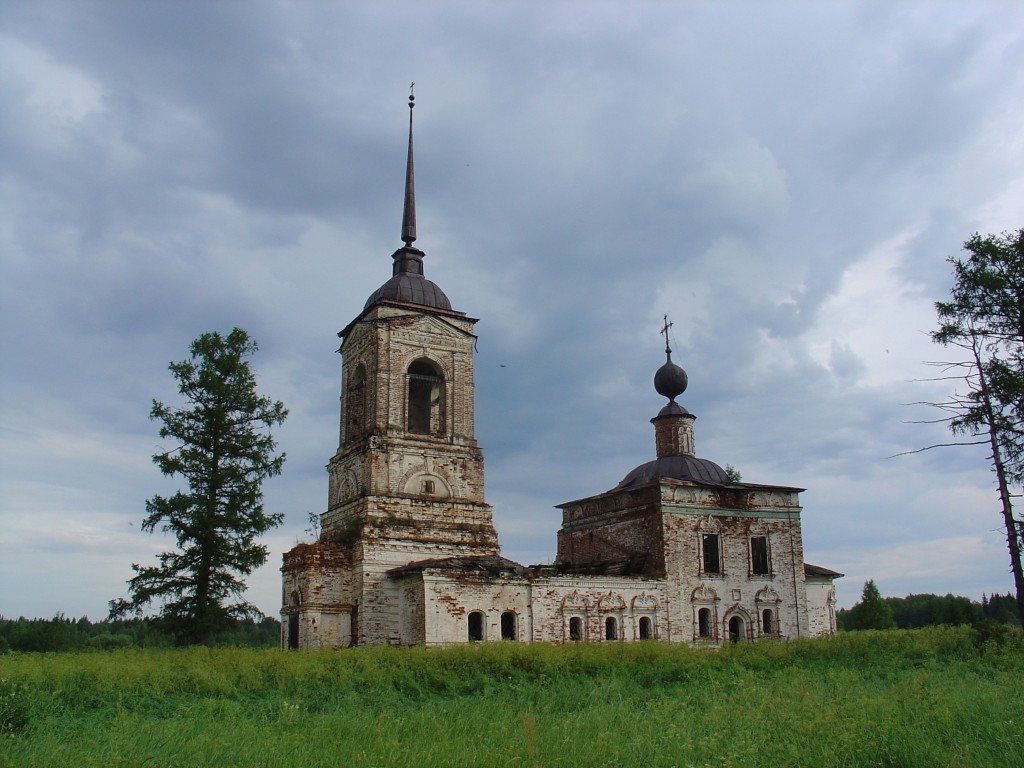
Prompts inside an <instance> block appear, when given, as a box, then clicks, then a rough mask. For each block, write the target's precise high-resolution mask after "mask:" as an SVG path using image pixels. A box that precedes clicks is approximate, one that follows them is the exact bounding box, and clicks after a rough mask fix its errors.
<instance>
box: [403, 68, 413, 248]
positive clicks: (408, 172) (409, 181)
mask: <svg viewBox="0 0 1024 768" xmlns="http://www.w3.org/2000/svg"><path fill="white" fill-rule="evenodd" d="M415 86H416V83H412V84H411V85H410V86H409V159H408V160H407V161H406V164H405V208H404V210H403V211H402V240H403V242H404V243H405V247H406V248H408V247H410V246H411V245H412V244H413V243H414V242H416V183H415V177H414V174H413V165H412V110H413V107H415V106H416V97H415V96H414V95H413V93H412V89H413V88H414V87H415Z"/></svg>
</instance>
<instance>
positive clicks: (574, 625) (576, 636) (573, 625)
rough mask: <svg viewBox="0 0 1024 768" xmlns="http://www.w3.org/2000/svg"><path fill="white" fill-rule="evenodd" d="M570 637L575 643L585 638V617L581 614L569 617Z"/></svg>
mask: <svg viewBox="0 0 1024 768" xmlns="http://www.w3.org/2000/svg"><path fill="white" fill-rule="evenodd" d="M569 639H570V640H572V641H573V642H574V643H578V642H579V641H580V640H582V639H583V619H581V618H580V617H579V616H573V617H572V618H571V619H569Z"/></svg>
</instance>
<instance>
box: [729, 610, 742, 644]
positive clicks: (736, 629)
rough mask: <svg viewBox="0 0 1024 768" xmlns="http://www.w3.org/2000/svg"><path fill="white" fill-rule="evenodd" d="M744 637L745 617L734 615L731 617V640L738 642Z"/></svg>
mask: <svg viewBox="0 0 1024 768" xmlns="http://www.w3.org/2000/svg"><path fill="white" fill-rule="evenodd" d="M743 637H744V627H743V619H741V618H740V617H739V616H733V617H732V618H731V619H729V640H731V641H732V642H734V643H736V642H739V641H740V640H742V639H743Z"/></svg>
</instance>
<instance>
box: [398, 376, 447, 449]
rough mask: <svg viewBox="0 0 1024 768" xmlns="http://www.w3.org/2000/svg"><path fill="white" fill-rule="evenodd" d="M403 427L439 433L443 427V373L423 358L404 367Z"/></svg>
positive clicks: (421, 433) (425, 432) (410, 429)
mask: <svg viewBox="0 0 1024 768" xmlns="http://www.w3.org/2000/svg"><path fill="white" fill-rule="evenodd" d="M407 379H408V382H409V384H408V401H407V410H406V427H405V428H406V431H407V432H409V433H410V434H414V435H442V434H444V427H445V413H444V396H445V392H444V389H445V386H444V385H445V381H444V374H443V373H442V372H441V370H440V368H438V367H437V366H436V365H435V364H434V363H433V362H432V361H430V360H428V359H426V358H420V359H419V360H415V361H413V362H412V364H410V365H409V370H408V371H407Z"/></svg>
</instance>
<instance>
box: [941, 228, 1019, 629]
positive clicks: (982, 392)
mask: <svg viewBox="0 0 1024 768" xmlns="http://www.w3.org/2000/svg"><path fill="white" fill-rule="evenodd" d="M964 249H965V250H966V251H967V253H968V257H967V258H966V259H953V258H951V259H950V262H951V263H952V264H953V269H954V284H953V288H952V291H951V295H950V301H940V302H936V305H935V308H936V311H937V313H938V317H939V330H937V331H935V332H933V333H932V339H933V340H934V341H936V342H938V343H939V344H942V345H946V346H953V347H958V348H960V349H961V350H963V351H964V352H965V356H966V358H967V359H966V360H964V361H962V362H955V363H945V364H943V365H944V367H946V368H947V369H948V370H951V371H953V378H956V379H960V380H962V382H963V383H964V389H963V390H961V391H958V392H956V393H954V395H953V396H952V398H951V399H950V400H949V401H947V402H945V403H932V404H931V405H935V406H937V407H939V408H941V409H943V410H945V411H947V412H948V413H950V414H951V415H950V416H949V418H948V419H946V421H947V422H948V425H949V428H950V429H951V430H952V432H953V433H954V434H955V435H963V436H966V437H968V438H969V439H974V441H975V444H984V445H987V446H988V449H989V459H990V461H991V462H992V471H993V473H994V474H995V476H996V485H997V488H998V492H999V504H1000V512H1001V516H1002V521H1003V527H1004V530H1005V533H1006V542H1007V548H1008V550H1009V553H1010V570H1011V572H1012V574H1013V579H1014V585H1015V588H1016V603H1017V613H1018V617H1019V619H1020V620H1021V622H1022V623H1024V564H1022V561H1021V550H1022V548H1024V522H1022V521H1021V520H1019V519H1018V518H1017V516H1016V515H1015V514H1014V510H1013V501H1012V499H1013V494H1012V492H1011V490H1012V488H1011V486H1014V485H1017V486H1019V485H1020V484H1021V483H1022V482H1024V229H1021V230H1019V231H1018V232H1016V233H1012V234H1003V235H1001V236H993V235H987V236H985V237H981V236H980V235H977V234H975V235H974V236H973V237H972V238H971V239H970V240H968V241H967V242H966V243H964ZM968 444H970V443H968Z"/></svg>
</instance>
